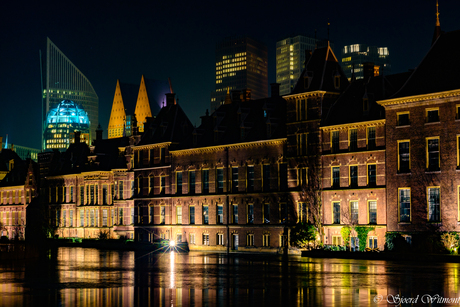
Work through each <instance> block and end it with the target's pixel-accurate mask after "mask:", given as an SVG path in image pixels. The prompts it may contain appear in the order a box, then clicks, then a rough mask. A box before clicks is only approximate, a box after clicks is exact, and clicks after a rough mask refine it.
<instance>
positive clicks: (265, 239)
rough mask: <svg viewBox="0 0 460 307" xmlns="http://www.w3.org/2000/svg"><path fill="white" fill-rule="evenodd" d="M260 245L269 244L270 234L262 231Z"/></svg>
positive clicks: (266, 245) (265, 245)
mask: <svg viewBox="0 0 460 307" xmlns="http://www.w3.org/2000/svg"><path fill="white" fill-rule="evenodd" d="M262 245H263V246H264V247H269V246H270V234H269V233H264V235H263V236H262Z"/></svg>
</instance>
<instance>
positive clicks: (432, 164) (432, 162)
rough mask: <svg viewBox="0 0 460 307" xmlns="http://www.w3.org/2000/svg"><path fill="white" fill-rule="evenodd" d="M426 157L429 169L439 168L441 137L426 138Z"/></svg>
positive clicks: (435, 169)
mask: <svg viewBox="0 0 460 307" xmlns="http://www.w3.org/2000/svg"><path fill="white" fill-rule="evenodd" d="M426 159H427V169H428V170H429V171H438V170H439V138H430V139H427V140H426Z"/></svg>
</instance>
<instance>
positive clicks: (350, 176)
mask: <svg viewBox="0 0 460 307" xmlns="http://www.w3.org/2000/svg"><path fill="white" fill-rule="evenodd" d="M352 167H353V168H355V167H356V182H355V183H353V180H352V179H353V178H354V177H352V171H351V170H352ZM339 177H340V175H339ZM358 178H359V174H358V164H351V165H349V166H348V185H349V186H350V187H357V186H358V180H359V179H358Z"/></svg>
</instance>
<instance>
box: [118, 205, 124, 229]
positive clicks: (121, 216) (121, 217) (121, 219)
mask: <svg viewBox="0 0 460 307" xmlns="http://www.w3.org/2000/svg"><path fill="white" fill-rule="evenodd" d="M123 211H124V210H123V208H119V209H118V220H119V221H118V225H124V221H123Z"/></svg>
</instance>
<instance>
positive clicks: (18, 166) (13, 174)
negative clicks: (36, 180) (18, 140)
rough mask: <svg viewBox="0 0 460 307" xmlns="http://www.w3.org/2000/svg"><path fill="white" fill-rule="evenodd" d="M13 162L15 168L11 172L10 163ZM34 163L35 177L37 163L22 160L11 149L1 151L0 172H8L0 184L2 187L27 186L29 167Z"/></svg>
mask: <svg viewBox="0 0 460 307" xmlns="http://www.w3.org/2000/svg"><path fill="white" fill-rule="evenodd" d="M11 160H13V164H12V166H13V168H12V169H11V170H9V163H10V161H11ZM30 163H32V167H33V169H34V172H35V175H36V174H37V173H36V170H37V163H35V162H34V161H33V160H31V159H26V160H22V159H21V158H20V157H19V156H18V155H17V154H16V152H14V151H13V150H11V149H1V151H0V171H8V173H7V174H6V176H5V178H3V180H2V181H1V182H0V186H12V185H23V184H25V181H26V178H27V173H28V171H29V165H30Z"/></svg>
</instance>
